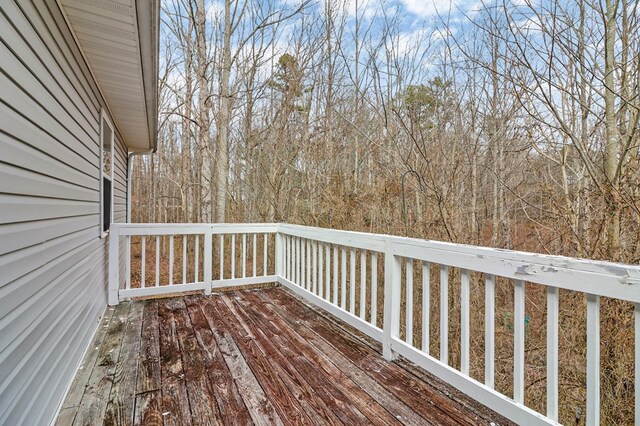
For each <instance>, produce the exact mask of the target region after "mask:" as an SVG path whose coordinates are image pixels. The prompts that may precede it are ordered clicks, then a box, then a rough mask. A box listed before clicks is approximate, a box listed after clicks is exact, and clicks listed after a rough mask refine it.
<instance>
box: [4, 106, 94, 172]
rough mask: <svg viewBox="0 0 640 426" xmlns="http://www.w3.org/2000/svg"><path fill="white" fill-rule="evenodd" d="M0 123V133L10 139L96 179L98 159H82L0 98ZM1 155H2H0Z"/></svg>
mask: <svg viewBox="0 0 640 426" xmlns="http://www.w3.org/2000/svg"><path fill="white" fill-rule="evenodd" d="M0 118H1V119H2V121H0V123H2V124H1V131H2V133H5V134H7V135H10V136H11V137H13V138H15V139H17V140H20V141H21V142H22V143H24V144H26V145H28V146H31V147H33V148H35V149H37V150H39V151H41V152H43V153H46V154H49V155H50V156H55V157H56V158H57V159H58V161H60V162H62V163H64V164H68V165H69V166H70V167H72V168H74V169H75V170H78V171H80V172H82V173H84V174H86V175H87V176H91V177H94V178H95V179H96V180H97V179H98V177H97V176H98V170H99V169H98V163H99V162H98V157H97V155H96V157H95V161H93V162H91V161H89V160H87V159H86V158H84V157H82V156H81V155H80V154H79V153H78V152H76V151H74V150H73V149H72V148H70V147H68V146H67V145H64V144H62V143H60V142H59V141H58V140H56V139H55V138H54V137H53V136H51V135H50V134H49V133H47V132H45V131H44V130H42V129H41V128H40V127H37V126H36V125H34V123H33V122H32V121H30V120H29V119H27V118H26V117H25V116H24V115H22V114H20V113H18V112H16V111H15V110H13V109H12V108H11V107H9V106H8V105H6V104H4V103H3V101H2V98H0ZM0 155H2V154H0Z"/></svg>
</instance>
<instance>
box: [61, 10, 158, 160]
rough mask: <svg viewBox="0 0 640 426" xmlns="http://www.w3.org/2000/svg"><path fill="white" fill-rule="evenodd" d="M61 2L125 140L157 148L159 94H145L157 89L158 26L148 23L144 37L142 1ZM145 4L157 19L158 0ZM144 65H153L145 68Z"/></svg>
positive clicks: (137, 147)
mask: <svg viewBox="0 0 640 426" xmlns="http://www.w3.org/2000/svg"><path fill="white" fill-rule="evenodd" d="M59 1H60V4H61V6H62V8H63V10H64V13H65V14H66V16H67V19H68V20H69V24H70V26H71V29H72V30H73V32H74V34H75V37H76V39H77V41H78V44H79V45H80V48H81V49H82V52H83V54H84V56H85V58H86V61H87V62H88V65H89V67H90V68H91V72H92V73H93V75H94V76H95V78H96V80H97V83H98V85H99V86H100V90H101V91H102V94H103V95H104V97H105V101H106V103H107V105H108V106H109V110H110V112H111V115H112V116H113V119H114V121H115V123H116V126H117V127H118V129H119V131H120V133H121V134H122V137H123V139H124V141H123V142H124V143H125V144H126V145H127V146H128V147H129V148H130V150H131V151H142V150H148V149H150V148H155V141H156V137H155V125H156V117H155V116H153V115H155V114H156V110H155V107H154V105H155V99H154V98H155V96H156V94H155V93H145V89H146V91H147V92H154V90H153V89H154V88H155V89H156V90H157V86H156V81H155V80H156V79H157V68H156V69H155V70H154V69H153V64H154V62H155V58H157V44H155V43H153V39H154V38H155V37H157V25H156V26H155V28H153V27H154V25H151V28H150V26H149V25H145V28H144V29H145V33H143V34H142V37H146V39H144V40H141V38H140V37H141V34H140V31H139V16H138V12H139V11H140V9H141V6H140V5H138V7H137V9H136V0H59ZM142 3H143V4H146V5H147V6H143V7H142V9H143V12H145V14H146V15H147V17H146V18H147V19H149V15H151V18H152V19H154V18H153V17H154V15H155V13H156V12H155V11H154V8H155V6H157V3H156V2H155V1H149V0H145V1H144V2H142ZM145 8H146V9H145ZM145 24H148V23H146V22H145ZM154 32H155V33H154ZM154 36H155V37H154ZM149 40H151V41H152V42H151V43H149ZM156 40H157V38H156ZM141 44H142V45H143V46H144V47H145V51H142V49H141ZM143 55H146V57H143ZM145 65H146V66H148V67H150V68H152V69H151V70H149V69H147V70H143V66H145ZM143 71H144V72H143ZM150 71H151V72H150ZM145 78H146V79H147V81H145ZM148 80H152V81H148ZM149 103H151V104H153V105H149Z"/></svg>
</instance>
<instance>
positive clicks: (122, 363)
mask: <svg viewBox="0 0 640 426" xmlns="http://www.w3.org/2000/svg"><path fill="white" fill-rule="evenodd" d="M143 308H144V305H143V304H142V303H132V304H131V310H130V311H129V317H128V318H127V324H126V328H125V331H124V338H123V339H122V347H121V348H120V351H119V356H118V361H117V362H116V366H115V371H114V375H113V383H112V385H111V391H110V393H109V401H108V402H107V408H106V412H105V419H104V424H105V425H130V424H131V422H132V419H133V408H134V403H135V398H134V397H135V384H136V371H137V369H138V357H137V356H131V354H137V353H139V351H140V327H141V325H142V311H143Z"/></svg>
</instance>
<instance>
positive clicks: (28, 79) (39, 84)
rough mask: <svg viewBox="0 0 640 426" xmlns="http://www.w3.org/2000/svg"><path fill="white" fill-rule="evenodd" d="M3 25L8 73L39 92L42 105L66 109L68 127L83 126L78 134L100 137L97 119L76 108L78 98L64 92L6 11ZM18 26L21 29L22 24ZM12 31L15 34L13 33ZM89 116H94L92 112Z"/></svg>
mask: <svg viewBox="0 0 640 426" xmlns="http://www.w3.org/2000/svg"><path fill="white" fill-rule="evenodd" d="M26 25H29V24H28V23H27V24H26ZM0 28H2V29H0V40H2V43H0V57H2V58H8V59H6V60H5V61H4V63H3V68H4V69H5V71H6V73H7V74H9V76H11V78H12V79H13V80H15V81H16V83H17V84H18V85H19V86H20V87H22V88H29V91H30V92H31V93H34V94H37V95H36V96H35V97H36V99H37V101H38V102H39V103H40V104H42V105H56V106H57V108H58V109H60V110H62V111H64V112H65V113H66V114H65V115H64V117H65V121H66V122H67V123H66V127H67V128H69V129H72V130H73V129H82V131H81V132H79V133H78V134H81V133H82V132H84V133H85V134H86V135H87V136H89V137H90V138H95V137H97V134H98V132H99V129H97V128H96V127H94V125H93V124H94V123H95V118H91V121H89V120H88V119H87V117H85V114H84V113H83V112H81V110H80V109H78V107H76V105H75V104H74V101H73V100H71V99H70V98H69V96H68V95H67V94H65V93H64V92H63V91H62V88H61V87H60V86H59V85H58V83H57V82H56V81H55V80H54V79H53V78H52V76H51V75H50V74H49V72H48V70H47V69H46V68H45V67H44V66H43V65H42V63H41V61H40V58H38V57H37V56H35V55H34V54H33V51H32V50H31V47H30V46H29V45H28V44H26V43H25V42H24V39H23V38H22V37H20V36H18V34H17V33H16V32H15V29H14V28H11V26H10V23H9V22H8V21H7V20H6V18H5V17H4V16H3V15H2V14H0ZM17 28H18V30H19V28H20V27H17ZM10 29H11V31H10ZM12 34H13V36H11V35H12ZM14 55H15V56H14ZM26 64H29V65H28V66H27V65H26ZM50 110H53V108H50ZM87 115H88V116H89V117H90V116H91V114H90V113H88V114H87ZM70 126H71V127H70ZM76 126H77V127H76Z"/></svg>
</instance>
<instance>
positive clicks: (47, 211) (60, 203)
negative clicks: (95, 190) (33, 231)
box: [0, 194, 99, 224]
mask: <svg viewBox="0 0 640 426" xmlns="http://www.w3.org/2000/svg"><path fill="white" fill-rule="evenodd" d="M0 204H1V205H2V210H0V224H3V223H16V222H28V221H33V220H42V219H51V218H57V217H69V216H84V215H88V214H97V213H98V212H99V210H98V209H99V204H98V202H97V201H96V202H88V201H68V200H57V199H54V198H34V197H27V196H20V195H3V194H0Z"/></svg>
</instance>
